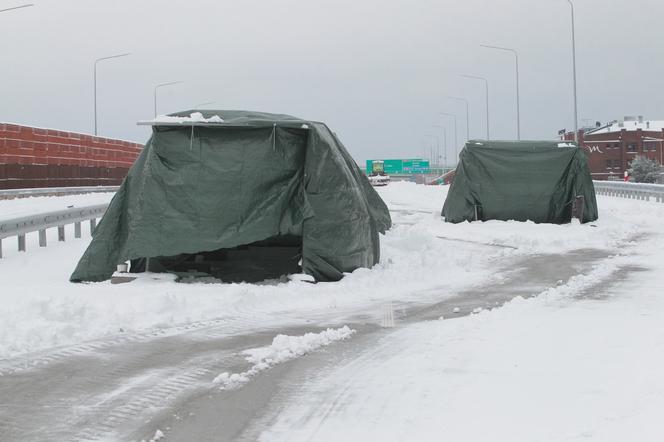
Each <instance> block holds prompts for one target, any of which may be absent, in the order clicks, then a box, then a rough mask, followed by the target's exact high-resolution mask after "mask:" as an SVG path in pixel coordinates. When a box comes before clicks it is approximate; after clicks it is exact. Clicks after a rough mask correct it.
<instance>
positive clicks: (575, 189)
mask: <svg viewBox="0 0 664 442" xmlns="http://www.w3.org/2000/svg"><path fill="white" fill-rule="evenodd" d="M577 196H583V197H584V209H583V218H582V222H588V221H594V220H596V219H597V201H596V199H595V189H594V187H593V182H592V179H591V176H590V170H589V169H588V163H587V158H586V154H585V153H584V152H583V150H582V149H580V148H579V147H578V145H577V144H576V143H572V142H556V141H469V142H467V143H466V146H465V147H464V148H463V150H462V151H461V154H460V157H459V165H458V166H457V168H456V174H455V177H454V182H453V183H452V185H451V187H450V190H449V192H448V194H447V198H446V200H445V204H444V205H443V211H442V216H444V217H445V221H447V222H452V223H458V222H462V221H473V220H475V219H476V216H477V219H478V220H484V221H485V220H490V219H498V220H517V221H526V220H531V221H534V222H536V223H556V224H562V223H568V222H570V221H571V218H572V204H573V202H574V200H575V198H576V197H577Z"/></svg>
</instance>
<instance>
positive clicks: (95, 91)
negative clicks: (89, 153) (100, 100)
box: [94, 52, 129, 136]
mask: <svg viewBox="0 0 664 442" xmlns="http://www.w3.org/2000/svg"><path fill="white" fill-rule="evenodd" d="M127 55H129V52H127V53H125V54H117V55H111V56H109V57H101V58H98V59H96V60H95V64H94V107H95V111H94V114H95V136H96V135H97V64H98V63H99V62H100V61H103V60H110V59H112V58H120V57H126V56H127Z"/></svg>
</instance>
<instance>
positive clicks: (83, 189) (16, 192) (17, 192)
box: [0, 186, 120, 200]
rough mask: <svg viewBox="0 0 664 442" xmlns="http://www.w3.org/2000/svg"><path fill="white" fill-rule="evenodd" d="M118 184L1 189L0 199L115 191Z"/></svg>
mask: <svg viewBox="0 0 664 442" xmlns="http://www.w3.org/2000/svg"><path fill="white" fill-rule="evenodd" d="M119 188H120V186H77V187H38V188H34V189H3V190H0V200H1V199H7V198H24V197H28V196H47V195H76V194H80V193H102V192H117V190H118V189H119Z"/></svg>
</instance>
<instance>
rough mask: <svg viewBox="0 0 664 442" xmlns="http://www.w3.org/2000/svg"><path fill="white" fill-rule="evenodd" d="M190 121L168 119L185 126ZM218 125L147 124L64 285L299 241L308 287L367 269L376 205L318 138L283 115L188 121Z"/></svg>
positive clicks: (328, 137)
mask: <svg viewBox="0 0 664 442" xmlns="http://www.w3.org/2000/svg"><path fill="white" fill-rule="evenodd" d="M192 112H194V111H187V112H181V113H177V114H173V116H189V115H190V114H192ZM199 112H201V113H202V114H203V117H205V118H206V119H209V118H211V117H213V116H215V115H218V116H219V117H221V119H223V122H219V121H218V120H216V121H215V119H212V120H210V121H208V122H204V123H201V122H200V121H199V122H195V121H194V122H191V123H190V122H185V123H182V124H177V123H171V124H170V125H169V124H168V123H167V122H161V120H158V121H157V122H153V123H151V124H152V126H153V133H152V137H151V138H150V140H149V141H148V142H147V144H146V145H145V148H144V150H143V152H142V153H141V155H140V156H139V158H138V159H137V160H136V162H135V163H134V165H133V166H132V168H131V169H130V171H129V174H128V175H127V177H126V179H125V180H124V182H123V184H122V186H121V187H120V189H119V191H118V192H117V194H116V195H115V197H114V198H113V200H112V201H111V203H110V206H109V208H108V210H107V212H106V214H105V215H104V217H103V218H102V220H101V222H100V223H99V225H98V227H97V229H96V231H95V232H94V235H93V240H92V242H91V243H90V245H89V247H88V248H87V250H86V251H85V253H84V255H83V257H82V258H81V260H80V261H79V263H78V266H77V267H76V269H75V271H74V273H73V274H72V275H71V278H70V279H71V281H101V280H105V279H109V278H110V277H111V275H112V274H113V272H114V271H115V269H116V266H117V264H120V263H124V262H126V261H127V260H132V259H137V258H150V257H169V256H176V255H179V254H195V253H198V252H204V251H213V250H218V249H226V248H233V247H237V246H241V245H246V244H251V243H254V242H257V241H262V240H266V239H269V238H273V237H293V236H294V237H301V242H302V270H303V272H304V273H307V274H309V275H311V276H313V277H314V278H316V280H319V281H330V280H338V279H340V278H341V277H342V276H343V273H344V272H350V271H353V270H355V269H357V268H359V267H371V266H373V265H374V264H376V263H377V262H378V261H379V258H380V245H379V236H378V234H379V232H381V233H382V232H385V230H387V229H389V228H390V226H391V219H390V215H389V212H388V209H387V207H386V205H385V203H384V202H383V201H382V200H381V198H380V196H379V195H378V194H377V193H376V192H375V190H374V189H373V188H372V187H371V185H370V184H369V182H368V180H367V178H366V177H365V175H364V174H363V173H362V172H361V171H360V169H359V168H358V166H357V165H356V163H355V161H354V160H353V159H352V158H351V156H350V155H349V154H348V152H347V151H346V149H345V147H344V146H343V145H342V144H341V142H340V141H339V140H338V139H337V137H336V136H335V134H334V133H332V132H331V131H330V130H329V129H328V127H327V126H326V125H325V124H323V123H319V122H314V121H306V120H301V119H298V118H295V117H291V116H288V115H276V114H267V113H257V112H245V111H199Z"/></svg>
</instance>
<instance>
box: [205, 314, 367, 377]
mask: <svg viewBox="0 0 664 442" xmlns="http://www.w3.org/2000/svg"><path fill="white" fill-rule="evenodd" d="M353 333H355V330H352V329H350V328H349V327H348V326H347V325H345V326H343V327H341V328H338V329H336V330H335V329H331V328H328V329H327V330H324V331H322V332H320V333H306V334H304V335H302V336H287V335H277V336H276V337H275V338H274V339H273V340H272V345H269V346H267V347H260V348H252V349H249V350H245V351H243V352H242V353H243V354H244V355H245V356H246V360H247V361H248V362H250V363H252V364H253V365H252V367H251V368H250V369H249V370H247V371H245V372H243V373H233V374H230V373H222V374H220V375H219V376H217V377H216V378H214V380H213V381H212V382H213V383H214V384H217V385H219V386H220V388H221V389H222V390H234V389H236V388H239V387H241V386H242V385H244V384H246V383H247V382H249V380H250V379H251V378H253V377H254V376H256V375H257V374H258V373H260V372H262V371H265V370H267V369H268V368H270V367H272V366H274V365H277V364H281V363H283V362H286V361H290V360H291V359H295V358H299V357H300V356H304V355H306V354H307V353H311V352H312V351H314V350H316V349H319V348H321V347H326V346H328V345H330V344H332V343H333V342H337V341H344V340H346V339H348V338H350V337H351V335H352V334H353Z"/></svg>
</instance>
